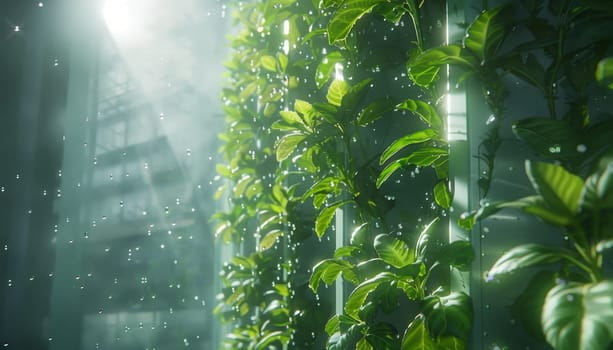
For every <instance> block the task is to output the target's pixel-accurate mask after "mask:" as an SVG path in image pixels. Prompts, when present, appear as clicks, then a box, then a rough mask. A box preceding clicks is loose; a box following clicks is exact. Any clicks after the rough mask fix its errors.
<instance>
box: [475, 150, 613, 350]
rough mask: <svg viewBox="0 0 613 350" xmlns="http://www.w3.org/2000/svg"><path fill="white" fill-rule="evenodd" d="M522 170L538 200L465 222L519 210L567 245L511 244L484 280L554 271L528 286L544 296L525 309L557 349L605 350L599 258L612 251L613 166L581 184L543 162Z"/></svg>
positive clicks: (609, 293)
mask: <svg viewBox="0 0 613 350" xmlns="http://www.w3.org/2000/svg"><path fill="white" fill-rule="evenodd" d="M526 172H527V173H528V177H529V178H530V182H531V183H532V186H533V187H534V189H535V191H536V192H537V194H536V195H533V196H529V197H524V198H521V199H518V200H515V201H512V202H501V203H494V204H489V205H486V206H483V207H481V208H480V209H479V210H478V211H477V212H475V213H474V214H473V216H472V217H471V218H470V220H473V219H483V218H485V217H487V216H490V215H492V214H494V213H495V212H497V211H499V210H501V209H503V208H519V209H521V210H523V211H525V212H526V213H529V214H531V215H534V216H537V217H538V218H540V219H542V220H543V221H545V222H548V223H550V224H552V225H554V226H557V227H559V228H560V230H561V231H562V233H563V235H564V239H565V240H566V241H567V242H568V243H567V246H566V247H556V246H545V245H539V244H534V243H528V244H523V245H519V246H516V247H514V248H512V249H510V250H509V251H508V252H506V253H504V254H503V255H502V256H501V257H500V258H499V259H498V260H497V261H496V262H495V263H494V265H493V266H492V267H491V268H490V270H489V272H488V275H487V277H486V278H487V279H488V280H491V279H495V278H497V277H498V276H503V275H505V274H508V273H512V272H515V271H516V270H519V269H523V268H529V267H533V266H542V265H553V266H555V267H557V269H555V272H554V273H549V274H545V275H540V276H539V278H538V279H534V280H533V281H532V282H531V284H530V285H529V286H528V289H532V290H536V289H539V288H545V289H548V291H547V293H546V296H545V298H544V300H540V301H536V304H534V301H532V302H533V304H531V306H530V308H531V310H530V309H529V310H523V311H524V312H527V313H530V315H533V316H534V317H538V319H540V324H541V327H542V332H543V334H544V336H545V338H546V340H547V342H549V344H551V345H552V346H553V347H554V348H556V349H584V350H587V349H606V348H607V347H609V346H610V345H611V342H612V341H613V327H612V326H611V325H613V280H611V279H607V278H605V276H604V275H603V254H604V253H605V251H606V250H607V249H610V248H611V247H613V231H612V230H611V227H612V226H611V224H613V222H611V217H612V214H613V163H608V164H606V165H605V166H604V167H603V169H601V170H599V171H598V172H596V173H594V174H592V175H590V176H589V177H588V178H587V179H586V180H585V181H584V180H582V179H581V178H580V177H579V176H577V175H574V174H571V173H569V172H567V171H566V170H564V168H562V167H561V166H559V165H554V164H548V163H540V162H529V161H528V162H526ZM469 225H470V223H469ZM543 276H545V278H543ZM535 305H536V309H534V306H535Z"/></svg>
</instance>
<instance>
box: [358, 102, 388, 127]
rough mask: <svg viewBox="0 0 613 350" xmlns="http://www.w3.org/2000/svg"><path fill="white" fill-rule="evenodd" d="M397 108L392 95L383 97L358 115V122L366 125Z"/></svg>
mask: <svg viewBox="0 0 613 350" xmlns="http://www.w3.org/2000/svg"><path fill="white" fill-rule="evenodd" d="M395 108H396V103H394V101H393V100H392V98H391V97H383V98H380V99H377V100H375V101H373V102H371V103H370V104H369V105H367V106H366V107H364V109H363V110H362V111H361V112H360V114H359V115H358V124H359V125H360V126H366V125H368V124H369V123H372V122H374V121H375V120H377V119H379V118H381V117H382V116H383V115H384V114H385V113H387V112H389V111H392V110H394V109H395Z"/></svg>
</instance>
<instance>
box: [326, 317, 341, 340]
mask: <svg viewBox="0 0 613 350" xmlns="http://www.w3.org/2000/svg"><path fill="white" fill-rule="evenodd" d="M324 329H325V330H326V334H328V336H331V335H332V334H334V333H336V332H339V331H340V326H339V316H338V315H334V316H332V317H331V318H330V319H329V320H328V322H326V326H325V328H324Z"/></svg>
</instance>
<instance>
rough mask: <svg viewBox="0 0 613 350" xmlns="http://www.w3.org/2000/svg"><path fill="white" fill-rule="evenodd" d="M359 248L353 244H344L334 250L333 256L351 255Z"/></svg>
mask: <svg viewBox="0 0 613 350" xmlns="http://www.w3.org/2000/svg"><path fill="white" fill-rule="evenodd" d="M359 251H360V248H359V247H356V246H353V245H346V246H342V247H338V248H337V249H336V250H335V251H334V258H342V257H344V256H351V255H353V254H354V253H355V252H359Z"/></svg>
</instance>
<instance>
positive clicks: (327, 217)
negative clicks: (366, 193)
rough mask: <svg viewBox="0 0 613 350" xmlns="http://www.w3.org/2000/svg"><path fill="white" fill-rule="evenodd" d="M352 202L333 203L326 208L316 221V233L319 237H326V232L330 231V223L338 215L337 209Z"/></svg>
mask: <svg viewBox="0 0 613 350" xmlns="http://www.w3.org/2000/svg"><path fill="white" fill-rule="evenodd" d="M350 202H352V201H351V200H342V201H338V202H335V203H332V204H330V205H328V206H327V207H325V208H324V209H323V210H322V211H321V212H320V213H319V215H318V216H317V219H316V220H315V233H316V234H317V237H319V238H321V237H322V236H323V235H324V233H326V230H327V229H328V226H330V222H331V221H332V218H334V214H336V209H338V208H340V207H342V206H343V205H345V204H347V203H350Z"/></svg>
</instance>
